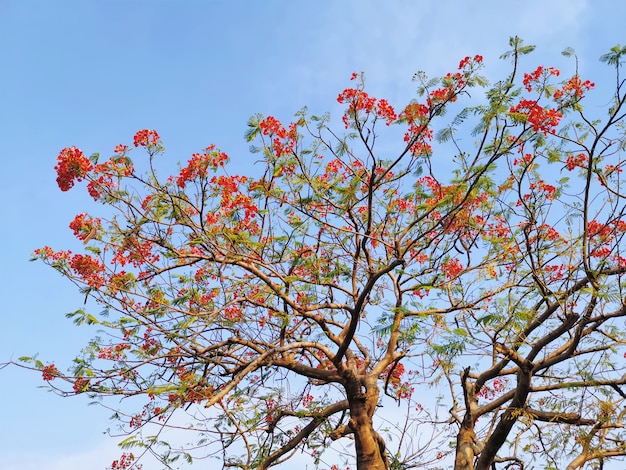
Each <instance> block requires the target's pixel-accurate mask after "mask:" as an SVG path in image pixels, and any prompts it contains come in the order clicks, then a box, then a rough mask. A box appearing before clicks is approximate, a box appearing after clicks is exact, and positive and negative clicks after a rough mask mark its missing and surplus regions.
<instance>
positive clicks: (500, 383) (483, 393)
mask: <svg viewBox="0 0 626 470" xmlns="http://www.w3.org/2000/svg"><path fill="white" fill-rule="evenodd" d="M508 382H509V380H508V379H507V378H506V377H502V378H500V377H496V378H495V379H493V383H492V384H491V387H489V386H487V385H483V387H482V388H481V389H480V390H479V391H478V393H477V395H478V396H479V397H482V398H485V399H487V400H493V399H494V398H495V397H496V396H497V395H498V394H500V393H502V392H503V391H504V389H505V388H506V385H507V384H508Z"/></svg>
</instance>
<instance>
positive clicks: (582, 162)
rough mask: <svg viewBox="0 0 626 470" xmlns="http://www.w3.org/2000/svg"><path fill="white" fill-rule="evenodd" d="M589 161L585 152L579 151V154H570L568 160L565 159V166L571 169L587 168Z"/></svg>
mask: <svg viewBox="0 0 626 470" xmlns="http://www.w3.org/2000/svg"><path fill="white" fill-rule="evenodd" d="M588 161H589V159H588V158H587V155H585V154H584V153H579V154H578V155H568V156H567V160H566V161H565V168H567V169H568V170H569V171H572V170H573V169H574V168H586V167H587V162H588Z"/></svg>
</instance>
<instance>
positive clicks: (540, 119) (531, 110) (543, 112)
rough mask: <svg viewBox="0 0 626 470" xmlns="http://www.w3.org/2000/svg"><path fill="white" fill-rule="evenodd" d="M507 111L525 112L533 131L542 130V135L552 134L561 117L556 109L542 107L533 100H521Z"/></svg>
mask: <svg viewBox="0 0 626 470" xmlns="http://www.w3.org/2000/svg"><path fill="white" fill-rule="evenodd" d="M509 112H511V113H519V114H525V115H526V120H527V122H528V124H530V125H531V127H532V129H533V131H534V132H543V134H544V135H546V134H554V128H555V127H556V126H558V125H559V122H560V121H561V118H562V117H563V115H562V114H561V113H559V112H558V111H557V110H555V109H547V108H543V107H541V106H539V104H538V103H537V102H536V101H534V100H521V101H520V102H519V103H518V104H517V105H515V106H511V109H510V111H509Z"/></svg>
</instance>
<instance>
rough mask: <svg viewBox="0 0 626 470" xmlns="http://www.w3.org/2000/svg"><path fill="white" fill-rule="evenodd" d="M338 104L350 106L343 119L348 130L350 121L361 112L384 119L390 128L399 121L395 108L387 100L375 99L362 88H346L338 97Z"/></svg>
mask: <svg viewBox="0 0 626 470" xmlns="http://www.w3.org/2000/svg"><path fill="white" fill-rule="evenodd" d="M337 102H338V103H341V104H343V103H347V104H348V109H347V110H346V112H345V114H344V115H343V118H342V120H343V123H344V125H345V126H346V129H347V128H348V126H349V119H350V118H352V119H355V118H356V115H357V114H358V112H359V111H365V113H366V114H370V113H372V112H373V113H375V115H376V116H377V117H379V118H382V119H384V120H385V122H386V124H387V125H388V126H389V125H391V124H393V123H394V122H395V121H396V120H397V119H398V116H397V115H396V112H395V110H394V109H393V106H391V105H390V104H389V102H388V101H387V100H386V99H380V100H378V99H376V98H373V97H371V96H369V95H368V94H367V93H366V92H365V91H363V90H361V89H360V88H346V89H345V90H343V91H342V92H341V93H340V94H339V96H338V97H337Z"/></svg>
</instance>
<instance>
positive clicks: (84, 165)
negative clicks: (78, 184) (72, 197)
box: [54, 147, 93, 191]
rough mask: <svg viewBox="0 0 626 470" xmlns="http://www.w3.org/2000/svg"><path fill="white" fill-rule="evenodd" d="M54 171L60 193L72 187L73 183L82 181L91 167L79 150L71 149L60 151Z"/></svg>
mask: <svg viewBox="0 0 626 470" xmlns="http://www.w3.org/2000/svg"><path fill="white" fill-rule="evenodd" d="M54 169H55V170H56V172H57V184H58V185H59V188H60V189H61V191H67V190H69V189H70V188H71V187H72V186H74V181H82V180H83V179H84V178H85V177H86V176H87V174H88V173H89V172H90V171H91V170H92V169H93V166H92V165H91V162H90V161H89V159H88V158H87V157H85V155H83V152H81V151H80V149H77V148H76V147H72V148H64V149H63V150H61V153H59V156H58V157H57V164H56V166H55V167H54Z"/></svg>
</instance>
